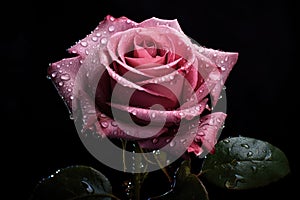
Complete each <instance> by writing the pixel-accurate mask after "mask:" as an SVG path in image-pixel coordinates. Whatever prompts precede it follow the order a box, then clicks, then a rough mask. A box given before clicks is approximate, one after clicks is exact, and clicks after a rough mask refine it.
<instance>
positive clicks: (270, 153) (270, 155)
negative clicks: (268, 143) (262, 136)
mask: <svg viewBox="0 0 300 200" xmlns="http://www.w3.org/2000/svg"><path fill="white" fill-rule="evenodd" d="M271 157H272V152H271V151H270V150H268V152H267V154H266V157H265V160H272V159H271Z"/></svg>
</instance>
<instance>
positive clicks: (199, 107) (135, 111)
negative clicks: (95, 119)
mask: <svg viewBox="0 0 300 200" xmlns="http://www.w3.org/2000/svg"><path fill="white" fill-rule="evenodd" d="M207 101H208V99H203V100H202V101H201V102H200V103H198V104H196V105H194V106H192V107H190V108H186V109H182V110H173V111H167V110H150V109H143V108H137V107H130V106H124V105H119V104H114V103H111V104H110V105H111V106H112V107H113V108H116V109H119V110H120V111H124V112H126V113H127V112H128V113H130V114H131V115H132V116H133V117H134V118H135V119H137V120H140V121H139V122H141V120H142V121H143V122H144V123H145V122H150V121H151V122H156V123H161V121H165V122H166V126H174V124H178V123H179V122H180V121H181V120H183V119H186V120H192V119H193V118H195V117H198V116H199V115H200V114H201V113H202V112H203V111H204V109H205V105H206V103H207ZM119 115H121V114H119Z"/></svg>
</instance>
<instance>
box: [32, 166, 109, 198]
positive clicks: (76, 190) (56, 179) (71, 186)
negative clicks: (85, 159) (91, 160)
mask: <svg viewBox="0 0 300 200" xmlns="http://www.w3.org/2000/svg"><path fill="white" fill-rule="evenodd" d="M111 192H112V188H111V184H110V182H109V180H108V179H107V178H106V177H105V176H104V175H103V174H102V173H101V172H99V171H97V170H95V169H93V168H91V167H88V166H78V165H76V166H70V167H66V168H63V169H60V170H58V171H56V173H54V174H53V175H50V176H49V177H48V178H45V179H43V180H41V181H40V182H39V183H38V184H37V186H36V187H35V189H34V191H33V194H32V197H31V200H75V199H76V200H79V199H84V200H111V199H112V198H111V197H113V195H111Z"/></svg>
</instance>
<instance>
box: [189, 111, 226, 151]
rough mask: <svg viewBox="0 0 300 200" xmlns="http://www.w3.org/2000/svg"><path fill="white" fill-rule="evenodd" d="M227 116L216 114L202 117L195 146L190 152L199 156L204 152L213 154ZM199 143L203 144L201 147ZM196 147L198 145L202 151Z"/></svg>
mask: <svg viewBox="0 0 300 200" xmlns="http://www.w3.org/2000/svg"><path fill="white" fill-rule="evenodd" d="M226 116H227V115H226V114H225V113H222V112H215V113H211V114H209V115H206V116H204V117H202V118H201V121H200V122H201V123H200V126H199V128H198V131H197V134H196V137H195V139H194V144H193V145H192V146H191V147H190V148H189V149H188V151H189V152H194V153H196V155H197V156H199V155H200V154H199V153H203V152H204V151H205V152H213V151H214V146H215V144H216V143H217V139H218V138H219V134H220V129H221V127H222V125H223V123H224V121H225V118H226ZM199 142H201V143H202V145H201V146H199V145H198V143H199ZM195 145H198V146H199V147H200V148H201V149H202V150H199V148H198V147H197V148H195Z"/></svg>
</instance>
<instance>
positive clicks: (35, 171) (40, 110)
mask: <svg viewBox="0 0 300 200" xmlns="http://www.w3.org/2000/svg"><path fill="white" fill-rule="evenodd" d="M7 5H8V7H7V11H8V12H7V13H4V12H1V15H2V16H1V26H2V28H1V35H2V37H1V57H4V61H3V59H1V62H2V66H1V77H2V78H1V82H2V83H1V86H2V87H1V88H2V92H1V101H3V102H2V111H1V114H2V116H3V118H4V121H3V120H2V131H1V134H2V139H1V141H2V142H1V143H2V147H1V149H2V150H1V151H2V152H1V154H2V155H3V156H2V157H3V160H4V161H3V162H2V164H1V165H2V167H4V169H3V171H2V173H3V175H4V177H5V179H4V178H3V180H2V181H4V184H5V186H8V187H7V188H6V187H5V190H4V194H6V193H8V194H9V195H11V196H17V195H22V198H19V199H27V197H28V196H29V195H30V193H31V191H32V190H33V188H34V186H35V184H36V183H37V182H38V181H39V180H40V179H41V178H43V177H46V176H48V175H50V174H51V173H52V172H54V171H56V170H57V169H59V168H62V167H66V166H69V165H73V164H86V165H91V166H93V167H95V168H97V169H99V168H100V165H101V164H100V163H99V162H98V161H96V160H95V159H94V158H93V157H92V156H91V155H90V154H89V153H88V152H87V150H86V149H85V148H84V146H83V145H82V144H81V141H80V140H79V138H78V135H77V132H76V130H75V126H74V124H73V121H71V120H70V119H69V115H68V112H67V109H66V107H65V105H64V103H63V102H62V100H61V99H60V98H59V96H58V94H57V92H56V90H55V88H54V87H53V85H52V83H51V82H50V81H49V80H47V79H46V70H47V67H48V64H49V63H51V62H55V61H58V60H60V59H62V58H65V57H69V56H70V55H69V54H68V53H67V52H66V49H67V48H69V47H70V46H72V45H73V44H75V42H77V41H78V40H80V39H82V38H84V37H85V36H86V35H87V34H89V33H90V32H91V31H92V30H93V29H94V28H95V27H96V26H97V25H98V23H99V22H100V21H102V19H103V18H104V17H105V16H106V15H107V14H111V15H112V16H114V17H120V16H127V17H128V18H130V19H132V20H134V21H136V22H140V21H143V20H145V19H147V18H150V17H153V16H155V17H158V18H163V19H175V18H176V19H178V21H179V23H180V25H181V27H182V29H183V31H184V32H185V33H186V34H187V35H188V36H190V37H192V38H193V39H194V40H196V41H197V42H198V43H200V44H201V45H203V46H206V47H209V48H214V49H221V50H224V51H234V52H239V60H238V62H237V64H236V65H235V67H234V69H233V70H232V72H231V74H230V75H229V78H228V80H227V82H226V84H225V85H226V87H227V90H226V91H227V101H228V106H227V114H228V117H227V120H226V124H225V125H226V127H225V129H224V131H223V133H222V134H223V136H238V135H242V136H249V137H254V138H257V139H261V140H265V141H268V142H270V143H272V144H273V145H275V146H277V147H279V148H280V149H282V150H283V151H284V152H285V153H286V155H287V157H288V159H289V161H290V165H291V174H289V175H288V176H287V177H285V178H283V179H282V180H280V181H278V182H276V183H272V184H270V185H269V186H266V187H264V188H258V189H255V190H249V191H227V190H222V189H219V188H215V187H214V186H212V185H209V184H207V190H208V192H209V196H210V198H211V199H212V200H216V199H232V200H233V199H241V198H242V199H261V198H275V197H288V199H290V198H289V197H292V193H293V192H294V189H292V188H293V183H292V181H293V179H294V177H295V176H296V175H295V174H296V173H297V172H296V170H297V169H296V164H295V162H296V158H297V156H295V154H296V152H297V151H298V150H297V149H298V147H299V145H298V146H297V145H296V143H297V142H296V140H297V139H296V138H295V137H296V135H297V134H298V130H297V127H298V124H296V123H297V121H296V120H297V117H293V114H294V113H295V114H296V108H297V101H298V100H297V97H296V96H295V95H296V94H297V92H298V88H296V87H295V86H296V84H295V83H296V82H297V78H296V77H297V75H296V71H295V70H296V59H297V55H296V32H295V31H296V19H295V13H294V12H293V8H294V7H295V6H296V5H294V4H293V3H292V2H290V1H285V0H273V1H267V0H261V1H256V0H251V1H250V0H247V1H239V0H227V1H219V2H218V1H208V0H206V1H202V0H201V1H200V0H199V1H191V0H184V1H178V2H177V1H159V0H152V1H150V0H149V1H146V0H134V1H115V0H114V1H100V0H98V1H88V0H86V1H81V2H76V1H71V0H69V1H67V0H62V1H58V2H55V1H39V2H32V1H24V2H23V1H22V2H15V1H11V2H7V4H6V6H7ZM6 6H4V7H2V8H3V11H4V10H6ZM3 70H4V72H3ZM294 127H295V128H296V130H294ZM106 175H107V176H108V177H109V178H112V179H113V178H114V174H106ZM154 184H155V183H154ZM10 199H11V198H10Z"/></svg>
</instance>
